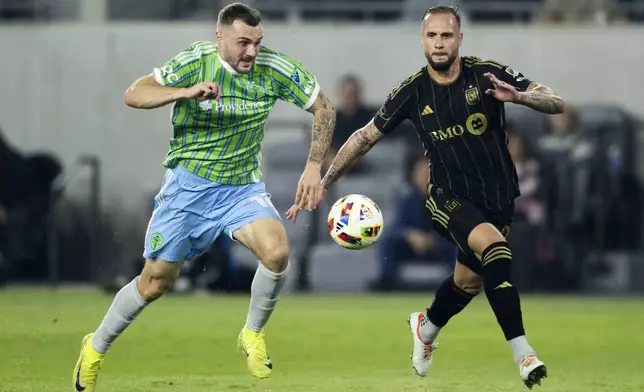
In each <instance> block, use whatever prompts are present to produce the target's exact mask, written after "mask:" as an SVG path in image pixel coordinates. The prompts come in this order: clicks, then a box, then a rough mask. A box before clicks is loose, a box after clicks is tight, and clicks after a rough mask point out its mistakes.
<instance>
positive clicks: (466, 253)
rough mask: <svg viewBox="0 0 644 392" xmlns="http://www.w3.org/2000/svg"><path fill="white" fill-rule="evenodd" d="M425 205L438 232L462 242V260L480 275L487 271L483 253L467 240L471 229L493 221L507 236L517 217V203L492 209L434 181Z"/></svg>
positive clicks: (461, 261) (460, 261)
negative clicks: (460, 195)
mask: <svg viewBox="0 0 644 392" xmlns="http://www.w3.org/2000/svg"><path fill="white" fill-rule="evenodd" d="M425 207H427V209H428V210H429V212H430V213H431V217H432V224H433V226H434V229H435V230H436V232H438V233H439V234H440V235H442V236H443V237H444V238H445V239H447V240H448V241H450V242H451V243H453V244H455V245H456V246H458V258H457V260H458V262H459V263H461V264H463V265H465V266H466V267H467V268H469V269H471V270H472V271H474V272H476V273H477V274H479V275H482V274H483V264H482V263H481V260H480V255H477V254H475V252H474V251H473V250H472V249H470V247H469V246H468V244H467V238H468V237H469V235H470V233H471V232H472V230H474V228H475V227H476V226H478V225H480V224H481V223H490V224H492V225H493V226H494V227H496V228H497V229H498V230H499V231H500V232H501V234H502V235H503V236H504V237H505V238H507V237H508V235H509V234H510V226H511V225H512V221H513V217H514V204H510V205H508V206H507V207H506V208H505V209H504V210H502V211H500V212H490V211H486V210H485V209H481V208H479V207H477V206H476V205H474V204H473V203H472V202H470V201H468V200H465V199H461V198H459V197H458V196H457V195H454V194H452V193H451V192H449V191H446V190H443V189H441V188H439V187H436V186H432V185H430V186H429V189H428V196H427V201H426V203H425Z"/></svg>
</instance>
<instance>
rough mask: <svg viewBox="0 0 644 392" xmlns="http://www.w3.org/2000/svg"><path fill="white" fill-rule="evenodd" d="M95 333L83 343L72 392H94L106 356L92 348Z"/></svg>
mask: <svg viewBox="0 0 644 392" xmlns="http://www.w3.org/2000/svg"><path fill="white" fill-rule="evenodd" d="M93 337H94V334H93V333H90V334H88V335H85V337H84V338H83V341H82V343H81V351H80V357H79V358H78V362H77V363H76V367H75V368H74V374H73V376H72V377H73V380H72V391H75V392H94V391H95V390H96V382H97V381H98V372H99V371H100V370H101V365H102V364H103V359H104V358H105V354H99V353H97V352H96V351H94V348H93V347H92V338H93Z"/></svg>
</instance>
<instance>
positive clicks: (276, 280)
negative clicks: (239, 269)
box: [246, 262, 290, 332]
mask: <svg viewBox="0 0 644 392" xmlns="http://www.w3.org/2000/svg"><path fill="white" fill-rule="evenodd" d="M258 264H259V265H258V266H257V271H255V277H254V278H253V283H252V285H251V287H250V306H249V309H248V316H247V317H246V327H247V328H248V329H250V330H251V331H253V332H260V331H261V330H262V329H263V328H264V326H265V325H266V323H267V322H268V319H269V318H270V317H271V313H273V309H275V305H276V304H277V299H278V297H279V293H280V291H281V290H282V287H284V283H286V276H287V273H288V270H289V266H290V264H288V265H287V266H286V268H285V269H284V271H282V272H280V273H275V272H272V271H270V270H268V269H267V268H266V267H264V265H263V264H262V263H261V262H260V263H258Z"/></svg>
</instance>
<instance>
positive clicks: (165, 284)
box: [92, 259, 181, 354]
mask: <svg viewBox="0 0 644 392" xmlns="http://www.w3.org/2000/svg"><path fill="white" fill-rule="evenodd" d="M180 269H181V263H169V262H166V261H164V260H161V259H156V260H147V261H146V263H145V267H143V271H142V272H141V275H139V276H137V277H136V278H134V279H133V280H132V281H131V282H130V283H128V284H127V285H125V286H123V288H121V290H119V292H118V293H117V294H116V296H115V297H114V301H113V302H112V306H110V309H109V310H108V312H107V314H106V315H105V318H104V319H103V322H102V323H101V325H99V327H98V329H97V330H96V332H95V334H94V337H93V339H92V347H93V348H94V350H96V352H98V353H100V354H105V353H106V352H107V350H108V349H109V348H110V346H111V345H112V343H113V342H114V341H115V340H116V338H118V337H119V336H120V335H121V334H122V333H123V331H125V329H126V328H127V327H128V326H129V325H130V324H131V323H132V322H133V321H134V319H135V318H136V317H137V316H138V315H139V314H140V313H141V312H142V311H143V309H144V308H145V307H146V306H147V305H148V304H149V303H150V302H152V301H154V300H156V299H158V298H159V297H161V295H163V293H165V292H166V291H167V290H168V288H170V286H171V285H172V283H173V282H174V281H175V279H176V278H177V276H179V272H180Z"/></svg>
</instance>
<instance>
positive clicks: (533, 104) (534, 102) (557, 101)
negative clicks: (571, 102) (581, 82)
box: [514, 82, 566, 114]
mask: <svg viewBox="0 0 644 392" xmlns="http://www.w3.org/2000/svg"><path fill="white" fill-rule="evenodd" d="M514 103H517V104H520V105H524V106H527V107H529V108H531V109H534V110H537V111H540V112H542V113H546V114H559V113H563V111H564V107H565V106H566V104H565V102H564V100H563V99H562V98H561V97H559V96H558V95H557V94H555V92H554V91H552V89H551V88H550V87H547V86H544V85H542V84H537V83H534V82H532V83H530V85H529V86H528V88H527V89H526V91H524V92H520V93H518V94H517V98H516V100H515V101H514Z"/></svg>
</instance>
